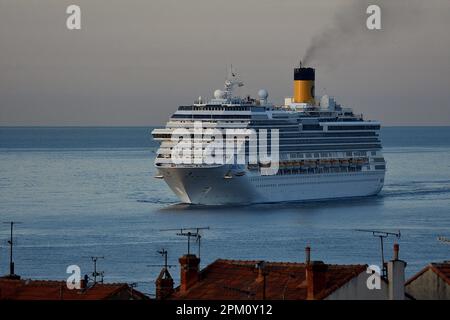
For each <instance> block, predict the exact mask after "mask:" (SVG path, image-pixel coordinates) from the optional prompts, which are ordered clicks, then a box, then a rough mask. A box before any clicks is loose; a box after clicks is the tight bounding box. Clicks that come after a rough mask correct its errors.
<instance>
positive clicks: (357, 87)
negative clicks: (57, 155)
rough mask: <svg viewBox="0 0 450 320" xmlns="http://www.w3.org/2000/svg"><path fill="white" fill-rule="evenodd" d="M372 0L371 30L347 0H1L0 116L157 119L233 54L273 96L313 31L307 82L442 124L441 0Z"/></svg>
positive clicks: (286, 90) (210, 81)
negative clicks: (72, 23) (374, 25)
mask: <svg viewBox="0 0 450 320" xmlns="http://www.w3.org/2000/svg"><path fill="white" fill-rule="evenodd" d="M370 2H371V3H375V4H376V3H380V4H381V8H382V28H383V29H382V31H368V30H367V29H365V28H364V27H365V18H366V14H365V12H361V11H363V10H364V8H363V7H361V6H359V5H355V1H352V0H340V1H337V0H328V1H327V0H314V1H312V0H308V1H306V0H272V1H268V0H227V1H224V0H220V1H219V0H183V1H180V0H176V1H175V0H151V1H149V0H120V1H119V0H71V1H65V0H35V1H32V0H0V125H83V126H84V125H102V126H108V125H124V126H126V125H142V126H150V125H163V124H164V123H165V122H166V121H167V119H168V117H169V115H170V114H171V113H173V112H174V111H175V110H176V107H177V106H178V105H182V104H191V103H192V102H193V100H194V99H196V98H197V97H198V96H199V95H202V96H204V97H208V98H209V97H211V95H212V93H213V91H214V90H215V89H217V88H222V86H223V81H224V79H225V76H226V66H227V64H230V63H232V64H233V66H235V67H236V69H237V71H238V72H239V74H240V75H241V77H242V79H243V80H244V82H245V87H244V88H242V89H241V93H242V94H251V95H256V92H257V90H258V89H259V88H266V89H267V90H268V91H269V99H270V100H271V101H273V102H274V103H276V104H280V103H282V101H283V98H284V97H287V96H291V95H292V77H293V75H292V68H293V67H294V66H295V65H296V64H298V61H299V59H300V58H301V57H302V56H303V54H304V53H305V51H306V50H307V48H308V46H309V45H310V44H311V43H312V42H314V40H313V39H320V37H321V35H323V34H325V35H326V37H325V39H327V37H328V39H330V41H327V45H325V46H324V49H323V50H322V53H321V54H319V55H318V56H317V57H316V59H312V61H311V64H312V65H313V66H314V67H316V68H317V71H316V94H318V95H321V94H323V92H324V90H325V91H326V93H327V94H329V95H332V96H335V97H336V98H337V100H338V101H339V102H341V103H343V104H346V105H348V106H351V107H353V108H354V109H355V111H356V112H357V113H360V112H361V113H364V114H365V116H366V117H367V118H371V119H377V120H381V121H382V122H383V124H384V125H450V35H449V32H450V1H448V0H429V1H414V0H408V1H406V0H391V1H390V3H397V4H399V5H398V6H397V7H394V6H392V5H387V4H386V5H385V6H383V4H384V2H380V1H377V0H373V1H370ZM421 2H422V4H420V3H421ZM69 4H78V5H80V7H81V10H82V17H81V23H82V24H81V27H82V29H81V30H76V31H69V30H67V28H66V18H67V14H66V13H65V11H66V8H67V6H68V5H69ZM400 4H401V5H400ZM405 4H408V5H405ZM409 4H412V5H409ZM337 19H338V20H339V19H343V21H344V22H345V23H344V24H340V22H339V21H338V22H336V20H337ZM353 24H354V29H353ZM342 25H344V26H345V28H347V29H346V30H345V32H344V34H342V33H339V28H340V27H341V26H342ZM334 30H335V31H336V35H335V34H334V33H333V32H334ZM341 31H342V30H341ZM377 32H378V34H376V33H377ZM330 37H331V38H330ZM336 39H338V41H336ZM324 88H326V89H324Z"/></svg>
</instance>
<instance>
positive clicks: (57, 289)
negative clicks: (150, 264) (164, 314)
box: [0, 278, 148, 300]
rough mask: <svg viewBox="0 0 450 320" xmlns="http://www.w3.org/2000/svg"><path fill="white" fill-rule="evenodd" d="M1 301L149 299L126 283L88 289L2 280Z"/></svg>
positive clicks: (99, 285)
mask: <svg viewBox="0 0 450 320" xmlns="http://www.w3.org/2000/svg"><path fill="white" fill-rule="evenodd" d="M0 299H3V300H107V299H132V300H144V299H148V297H147V296H145V295H144V294H143V293H141V292H139V291H136V290H134V289H132V288H131V287H130V286H129V285H128V284H125V283H111V284H102V283H96V284H93V285H88V286H87V288H86V289H73V290H70V289H69V288H67V285H66V282H65V281H50V280H27V279H25V280H17V279H8V278H0Z"/></svg>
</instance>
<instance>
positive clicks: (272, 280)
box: [172, 259, 367, 300]
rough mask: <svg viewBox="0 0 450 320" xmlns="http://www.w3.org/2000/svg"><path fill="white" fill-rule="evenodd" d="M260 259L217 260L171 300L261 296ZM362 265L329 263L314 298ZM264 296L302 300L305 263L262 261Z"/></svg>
mask: <svg viewBox="0 0 450 320" xmlns="http://www.w3.org/2000/svg"><path fill="white" fill-rule="evenodd" d="M259 262H260V261H256V260H255V261H247V260H246V261H240V260H223V259H219V260H216V261H215V262H213V263H212V264H210V265H209V266H207V267H206V268H205V269H203V270H202V271H201V273H200V280H199V281H198V282H197V283H196V284H194V285H193V286H192V287H191V288H189V289H188V291H187V292H184V293H182V292H180V290H179V288H178V289H177V291H176V292H175V293H174V295H173V296H172V299H194V300H196V299H221V300H222V299H224V300H227V299H262V292H263V280H262V277H261V276H258V274H259V270H258V269H257V268H256V265H257V263H259ZM366 268H367V266H365V265H328V270H327V281H326V286H325V288H324V289H323V290H322V291H321V292H320V293H319V294H318V295H317V298H319V299H321V298H325V297H326V296H328V295H329V294H331V293H332V292H333V291H335V290H336V289H338V288H339V287H341V286H342V285H344V284H345V283H347V282H348V281H349V280H351V279H352V278H354V277H356V276H357V275H358V274H360V273H361V272H363V271H365V270H366ZM265 272H266V274H267V276H266V298H267V299H274V300H282V299H286V300H303V299H306V296H307V284H306V265H305V264H304V263H290V262H265Z"/></svg>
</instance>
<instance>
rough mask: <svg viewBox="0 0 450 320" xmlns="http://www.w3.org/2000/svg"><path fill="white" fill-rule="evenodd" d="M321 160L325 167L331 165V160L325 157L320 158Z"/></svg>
mask: <svg viewBox="0 0 450 320" xmlns="http://www.w3.org/2000/svg"><path fill="white" fill-rule="evenodd" d="M322 161H323V163H324V166H325V167H330V166H331V161H330V160H329V159H325V160H322Z"/></svg>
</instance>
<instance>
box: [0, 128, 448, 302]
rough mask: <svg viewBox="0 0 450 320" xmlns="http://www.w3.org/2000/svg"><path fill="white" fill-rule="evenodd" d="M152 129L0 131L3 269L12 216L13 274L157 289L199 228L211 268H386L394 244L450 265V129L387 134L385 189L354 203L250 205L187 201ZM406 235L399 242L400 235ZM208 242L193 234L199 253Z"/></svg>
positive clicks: (417, 265)
mask: <svg viewBox="0 0 450 320" xmlns="http://www.w3.org/2000/svg"><path fill="white" fill-rule="evenodd" d="M152 129H153V128H151V127H0V222H1V223H0V274H7V273H8V272H9V269H8V265H9V244H8V240H9V237H10V225H9V224H8V222H9V221H15V222H16V224H15V225H14V236H13V244H14V247H13V259H14V263H15V273H16V274H18V275H20V276H21V277H22V278H25V279H28V278H31V279H54V280H65V279H66V278H67V277H68V276H69V274H68V273H67V268H68V267H69V266H71V265H77V266H79V267H80V269H81V273H82V274H89V273H92V272H93V268H94V266H93V261H92V257H99V258H98V260H97V271H101V272H103V275H104V281H105V282H109V283H111V282H124V283H129V284H134V285H136V286H137V287H136V289H137V290H140V291H142V292H144V293H147V294H150V295H151V294H154V281H155V279H156V277H157V276H158V274H159V272H160V270H161V268H162V265H163V264H164V259H163V257H162V256H161V255H160V254H159V253H158V251H159V250H162V249H165V250H167V252H168V263H169V266H170V269H169V270H170V273H171V274H172V276H173V278H174V280H175V282H176V283H178V282H179V273H180V270H179V264H178V258H179V257H180V256H181V255H183V254H185V253H186V252H187V250H188V239H187V237H186V236H182V235H177V234H178V233H180V232H179V231H178V229H181V228H192V227H202V228H203V227H205V228H209V229H204V230H202V231H201V235H202V237H201V242H200V250H201V251H200V256H201V267H205V266H206V265H207V264H209V263H211V262H213V261H214V260H216V259H219V258H223V259H241V260H266V261H286V262H302V261H304V259H305V255H304V248H305V247H306V246H311V255H312V257H311V258H312V259H313V260H322V261H324V262H326V263H330V264H369V265H371V264H375V265H380V264H381V251H380V246H381V245H380V238H379V237H376V236H374V234H373V233H371V232H369V231H368V232H366V231H358V230H361V229H362V230H378V231H385V232H391V233H393V234H390V235H388V236H387V237H386V238H384V242H383V243H384V258H385V260H389V259H391V257H392V247H393V244H394V243H395V242H398V243H399V244H400V258H401V259H403V260H405V261H406V262H407V268H406V275H407V278H409V277H411V276H412V275H414V274H415V273H417V272H418V271H420V270H421V269H422V268H423V267H425V266H426V265H427V264H429V263H430V262H438V261H443V260H448V259H449V258H450V243H446V242H443V241H439V240H438V238H439V237H447V238H450V127H384V128H382V133H381V134H382V140H383V145H384V153H385V158H386V161H387V174H386V179H385V186H384V188H383V190H382V192H381V193H380V194H379V195H378V196H374V197H368V198H360V199H354V200H335V201H322V202H317V201H316V202H304V203H279V204H258V205H246V206H232V207H228V206H221V207H208V206H192V205H184V204H180V203H179V201H178V199H177V198H176V197H175V195H174V194H173V193H172V192H171V191H170V189H169V188H168V187H167V186H166V184H165V183H164V181H163V180H159V179H154V176H155V174H156V172H155V168H154V166H153V161H154V158H155V152H156V150H157V143H156V142H155V141H153V140H152V137H151V135H150V132H151V130H152ZM398 233H400V237H397V236H396V235H395V234H398ZM198 250H199V243H198V241H196V240H195V239H191V242H190V251H191V252H192V253H195V254H198Z"/></svg>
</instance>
